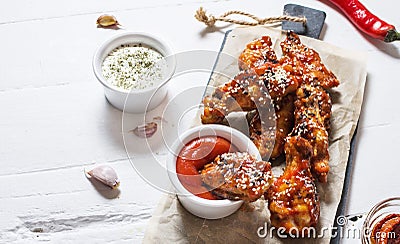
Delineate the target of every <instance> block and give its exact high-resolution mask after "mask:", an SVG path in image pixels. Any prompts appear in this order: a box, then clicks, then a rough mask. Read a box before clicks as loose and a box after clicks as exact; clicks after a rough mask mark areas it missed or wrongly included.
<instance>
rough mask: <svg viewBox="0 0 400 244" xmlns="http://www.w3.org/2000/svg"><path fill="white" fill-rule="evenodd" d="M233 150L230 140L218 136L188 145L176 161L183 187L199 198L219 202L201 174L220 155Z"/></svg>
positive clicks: (191, 142)
mask: <svg viewBox="0 0 400 244" xmlns="http://www.w3.org/2000/svg"><path fill="white" fill-rule="evenodd" d="M233 150H235V148H234V147H233V146H232V145H231V143H230V142H229V141H228V140H226V139H224V138H222V137H218V136H205V137H200V138H196V139H194V140H192V141H190V142H189V143H187V144H186V145H185V146H184V147H183V148H182V150H181V151H180V153H179V155H178V158H177V160H176V173H177V174H178V178H179V180H180V181H181V183H182V185H183V186H184V187H185V188H186V189H187V190H188V191H189V192H191V193H193V194H194V195H196V196H198V197H201V198H204V199H209V200H218V198H217V197H216V196H214V195H213V194H212V193H211V192H210V191H209V190H208V189H207V188H206V187H205V186H204V185H203V182H202V180H201V177H200V173H199V172H200V171H201V170H202V169H203V168H204V165H206V164H208V163H211V162H212V161H214V159H215V158H216V157H217V156H218V155H221V154H223V153H227V152H231V151H233Z"/></svg>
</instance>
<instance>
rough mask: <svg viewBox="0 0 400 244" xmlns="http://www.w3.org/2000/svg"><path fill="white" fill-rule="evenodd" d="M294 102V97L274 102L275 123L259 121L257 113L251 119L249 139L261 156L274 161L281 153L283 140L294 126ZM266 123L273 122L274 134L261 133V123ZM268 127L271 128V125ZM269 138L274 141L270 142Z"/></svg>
mask: <svg viewBox="0 0 400 244" xmlns="http://www.w3.org/2000/svg"><path fill="white" fill-rule="evenodd" d="M294 100H295V96H294V95H288V96H285V97H283V98H282V99H280V100H279V101H275V102H274V104H275V106H274V108H275V121H261V120H260V117H259V116H258V114H257V113H256V114H255V115H254V116H253V117H252V118H251V120H250V126H249V128H250V130H249V132H250V133H249V134H250V139H251V140H252V141H253V142H254V144H255V145H256V147H257V148H258V150H259V151H260V154H261V155H269V156H270V158H271V159H276V158H278V157H279V156H280V155H281V154H282V153H283V149H284V145H285V138H286V137H287V135H288V134H289V133H290V132H291V131H292V129H293V125H294V116H293V113H294ZM268 122H269V123H271V122H275V127H274V128H275V133H271V130H266V131H265V132H264V133H261V131H262V130H261V128H260V127H261V123H268ZM269 126H270V127H269V128H272V126H273V125H269ZM271 138H272V139H273V138H275V139H274V140H272V141H271ZM261 143H263V144H261ZM271 149H272V151H271ZM263 158H264V157H263Z"/></svg>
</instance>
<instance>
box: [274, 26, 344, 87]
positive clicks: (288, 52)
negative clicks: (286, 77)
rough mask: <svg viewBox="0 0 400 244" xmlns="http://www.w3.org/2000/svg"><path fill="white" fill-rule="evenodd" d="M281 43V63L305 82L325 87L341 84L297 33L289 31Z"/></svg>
mask: <svg viewBox="0 0 400 244" xmlns="http://www.w3.org/2000/svg"><path fill="white" fill-rule="evenodd" d="M280 45H281V49H282V52H283V57H282V58H281V59H280V61H279V63H280V64H282V65H284V66H286V69H287V71H289V72H291V73H292V74H294V75H296V76H298V77H299V79H300V80H303V82H302V83H303V84H304V83H305V84H315V85H319V86H321V87H323V88H324V89H329V88H332V87H336V86H338V85H339V80H338V79H337V78H336V76H335V74H333V73H332V71H330V70H328V69H327V68H326V66H325V65H324V64H323V63H322V61H321V57H320V56H319V54H318V53H317V52H316V51H315V50H314V49H312V48H309V47H307V46H305V45H304V44H302V43H301V41H300V38H299V36H298V35H297V34H295V33H294V32H292V31H289V32H288V33H287V36H286V39H285V40H284V41H283V42H281V44H280Z"/></svg>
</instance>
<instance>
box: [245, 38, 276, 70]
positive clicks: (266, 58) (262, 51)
mask: <svg viewBox="0 0 400 244" xmlns="http://www.w3.org/2000/svg"><path fill="white" fill-rule="evenodd" d="M271 46H272V42H271V38H270V37H269V36H263V37H261V38H259V39H256V40H254V41H252V42H250V43H248V44H247V45H246V48H245V49H244V50H243V51H242V53H241V54H240V56H239V68H240V69H241V70H246V69H254V68H255V67H258V66H260V65H262V64H264V63H266V62H272V63H277V60H278V59H277V57H276V54H275V52H274V50H273V49H272V47H271Z"/></svg>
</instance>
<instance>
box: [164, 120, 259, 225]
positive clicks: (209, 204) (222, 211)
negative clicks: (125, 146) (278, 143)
mask: <svg viewBox="0 0 400 244" xmlns="http://www.w3.org/2000/svg"><path fill="white" fill-rule="evenodd" d="M204 136H220V137H222V138H225V139H227V140H228V141H230V142H231V144H232V145H234V146H236V147H237V149H238V150H239V151H240V152H248V153H250V154H251V155H253V156H254V157H256V158H257V159H258V160H262V159H261V156H260V153H259V152H258V149H257V148H256V146H255V145H254V143H253V142H252V141H251V140H250V139H249V138H248V137H247V136H246V135H244V134H243V133H242V132H240V131H238V130H236V129H233V128H231V127H228V126H224V125H201V126H197V127H194V128H192V129H189V130H187V131H185V132H184V133H183V134H182V135H181V136H180V138H178V140H176V141H175V142H174V144H173V145H172V147H171V151H170V153H169V155H168V157H167V170H168V177H169V179H170V181H171V183H172V185H173V186H174V188H175V190H176V193H177V195H178V198H179V201H180V202H181V204H182V205H183V206H184V207H185V208H186V209H187V210H188V211H189V212H191V213H192V214H194V215H196V216H198V217H201V218H206V219H219V218H223V217H226V216H228V215H231V214H232V213H234V212H235V211H236V210H238V209H239V208H240V206H241V205H242V204H243V201H231V200H226V199H224V200H207V199H203V198H200V197H197V196H195V195H193V194H192V193H190V192H189V191H188V190H187V189H186V188H185V187H184V186H183V185H182V183H181V182H180V180H179V178H178V175H177V173H176V159H177V155H178V154H179V152H180V151H181V150H182V148H183V147H184V145H185V144H187V143H188V142H190V141H191V140H193V139H196V138H199V137H204Z"/></svg>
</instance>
